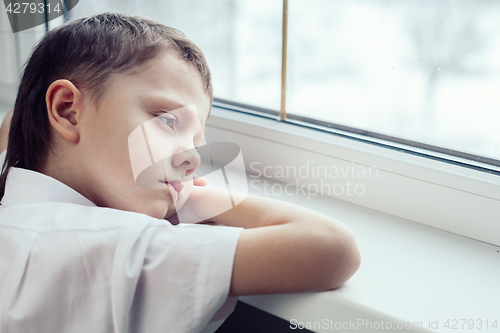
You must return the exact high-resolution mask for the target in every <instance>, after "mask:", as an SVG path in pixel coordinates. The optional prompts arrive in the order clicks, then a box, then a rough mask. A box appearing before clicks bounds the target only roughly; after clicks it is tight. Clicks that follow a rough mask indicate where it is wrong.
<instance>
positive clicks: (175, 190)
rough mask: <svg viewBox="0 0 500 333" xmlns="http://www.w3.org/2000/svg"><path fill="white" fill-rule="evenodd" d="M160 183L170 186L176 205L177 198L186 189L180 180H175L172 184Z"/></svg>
mask: <svg viewBox="0 0 500 333" xmlns="http://www.w3.org/2000/svg"><path fill="white" fill-rule="evenodd" d="M160 182H162V183H164V184H166V185H167V186H168V189H169V190H170V195H171V196H172V200H173V201H174V203H175V202H176V201H177V198H178V197H179V192H180V191H182V189H183V188H184V184H182V183H181V181H180V180H173V181H170V182H166V181H164V180H162V181H160Z"/></svg>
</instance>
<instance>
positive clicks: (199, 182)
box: [193, 176, 208, 186]
mask: <svg viewBox="0 0 500 333" xmlns="http://www.w3.org/2000/svg"><path fill="white" fill-rule="evenodd" d="M207 183H208V182H207V180H206V179H205V178H201V177H196V176H194V177H193V185H196V186H205V185H207Z"/></svg>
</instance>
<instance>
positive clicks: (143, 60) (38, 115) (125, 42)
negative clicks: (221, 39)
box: [0, 13, 213, 198]
mask: <svg viewBox="0 0 500 333" xmlns="http://www.w3.org/2000/svg"><path fill="white" fill-rule="evenodd" d="M165 51H166V52H170V53H171V54H175V55H177V56H178V57H180V58H181V59H184V60H185V61H186V62H187V63H189V64H192V66H193V67H194V68H195V69H196V70H197V72H198V73H199V74H200V79H201V82H202V85H203V89H204V91H205V93H206V94H207V96H208V97H210V101H212V99H213V90H212V82H211V75H210V69H209V68H208V65H207V62H206V60H205V56H204V55H203V52H202V51H201V50H200V49H199V48H198V47H197V46H196V45H195V44H194V43H193V42H192V41H191V40H190V39H189V38H187V37H186V35H185V34H184V33H183V32H181V31H180V30H177V29H175V28H172V27H169V26H166V25H163V24H161V23H159V22H156V21H153V20H150V19H146V18H142V17H136V16H129V15H124V14H117V13H104V14H99V15H95V16H90V17H84V18H79V19H76V20H73V21H70V22H68V23H66V24H64V25H62V26H60V27H58V28H56V29H54V30H52V31H50V32H48V33H47V34H46V35H45V36H44V37H43V38H42V40H41V41H40V42H39V43H38V44H37V46H36V47H35V48H34V50H33V52H32V54H31V57H30V59H29V61H28V62H27V64H26V67H25V70H24V73H23V76H22V79H21V83H20V85H19V90H18V93H17V98H16V102H15V106H14V114H13V116H12V121H11V126H10V132H9V143H8V147H7V153H6V158H5V163H4V165H3V166H2V170H1V171H2V173H1V175H0V198H2V197H3V195H4V193H5V182H6V180H7V174H8V170H9V168H10V167H18V168H24V169H28V170H33V171H41V170H43V169H44V168H45V165H46V163H47V156H48V151H49V149H50V144H51V126H50V122H49V118H48V115H47V106H46V102H45V96H46V93H47V89H48V87H49V86H50V84H52V82H54V81H56V80H58V79H67V80H69V81H71V82H72V83H73V84H74V85H75V86H76V87H77V88H78V89H84V90H86V91H88V92H89V93H90V96H91V99H92V101H93V102H94V103H98V102H99V99H100V98H101V97H102V95H103V93H105V91H106V85H107V83H108V82H109V81H110V78H111V76H112V75H113V74H115V73H124V72H125V73H134V72H136V71H138V70H140V68H141V66H143V65H145V64H147V63H148V61H149V60H151V59H154V58H155V57H157V56H158V55H159V54H161V53H162V52H165Z"/></svg>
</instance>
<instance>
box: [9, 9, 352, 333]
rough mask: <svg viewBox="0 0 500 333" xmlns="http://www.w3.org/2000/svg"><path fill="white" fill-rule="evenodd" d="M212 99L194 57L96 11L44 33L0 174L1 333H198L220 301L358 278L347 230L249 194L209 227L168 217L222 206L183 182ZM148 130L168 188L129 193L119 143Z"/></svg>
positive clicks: (190, 50) (155, 27)
mask: <svg viewBox="0 0 500 333" xmlns="http://www.w3.org/2000/svg"><path fill="white" fill-rule="evenodd" d="M211 102H212V86H211V80H210V72H209V70H208V66H207V64H206V61H205V58H204V56H203V53H202V52H201V51H200V50H199V49H198V48H197V47H196V45H194V44H193V43H192V42H191V41H190V40H189V39H187V37H185V36H184V35H183V34H182V33H181V32H179V31H178V30H176V29H173V28H170V27H166V26H164V25H162V24H159V23H157V22H153V21H150V20H147V19H143V18H137V17H130V16H126V15H121V14H111V13H106V14H100V15H97V16H93V17H89V18H82V19H78V20H75V21H72V22H70V23H68V24H66V25H64V26H62V27H60V28H58V29H55V30H53V31H51V32H49V33H47V35H46V36H45V37H44V38H43V40H42V41H41V42H40V43H39V44H38V46H37V47H36V49H35V50H34V51H33V54H32V56H31V58H30V60H29V62H28V64H27V66H26V69H25V72H24V75H23V78H22V81H21V84H20V87H19V92H18V96H17V99H16V104H15V111H14V114H13V116H12V121H11V125H10V132H9V143H8V148H7V152H6V162H5V165H4V168H2V171H3V173H2V175H1V177H0V196H2V199H1V200H2V201H1V203H2V206H0V285H1V286H3V288H2V289H1V294H0V331H2V332H3V331H6V332H8V331H18V332H21V331H22V332H35V331H36V332H88V331H94V330H95V331H96V332H110V331H115V332H129V331H130V332H165V331H169V332H175V333H178V332H199V331H200V330H201V329H202V328H203V327H204V326H205V325H206V324H207V323H208V321H209V320H210V318H212V317H213V316H214V314H215V312H216V311H217V310H218V309H219V308H220V307H221V305H222V304H223V303H224V302H225V300H226V298H227V296H228V295H231V296H238V295H249V294H264V293H287V292H305V291H319V290H326V289H331V288H336V287H338V286H340V285H341V284H343V283H344V282H345V281H346V280H348V279H349V278H350V277H351V276H352V275H353V274H354V272H355V271H356V270H357V269H358V267H359V262H360V259H359V252H358V248H357V246H356V242H355V240H354V238H353V236H352V233H351V232H350V230H349V229H348V228H347V227H345V226H344V225H342V224H341V223H339V222H337V221H336V220H334V219H331V218H329V217H327V216H323V215H321V214H318V213H315V212H313V211H310V210H307V209H304V208H301V207H298V206H294V205H290V204H287V203H284V202H280V201H277V200H270V199H265V198H260V197H252V196H248V197H246V198H245V199H244V200H243V201H242V202H241V203H239V204H238V205H237V206H236V207H234V208H233V209H230V210H228V211H226V212H224V213H222V214H219V215H217V216H215V217H213V218H210V221H213V222H216V223H219V224H223V225H225V226H227V227H218V226H206V225H198V224H195V225H189V226H184V227H180V226H173V225H171V224H170V223H168V222H166V221H165V220H164V219H168V220H172V221H173V220H176V215H177V214H176V209H186V210H190V211H191V213H192V216H213V215H214V214H210V213H207V212H210V211H212V212H220V211H221V210H220V209H218V206H219V205H221V203H222V202H223V200H224V198H225V197H224V193H223V192H221V191H219V190H217V189H213V188H204V187H199V186H193V181H192V174H193V172H194V171H195V170H196V168H197V167H198V165H199V163H200V158H199V155H198V154H197V152H196V149H197V148H198V147H199V146H200V145H202V144H203V129H204V125H205V122H206V119H207V118H208V115H209V110H210V107H211ZM155 118H161V119H162V121H163V122H164V124H165V125H166V126H163V127H162V129H161V130H162V131H164V132H162V134H161V135H162V136H163V137H164V138H165V139H166V140H167V141H168V142H167V144H166V145H165V146H164V147H165V149H166V150H168V153H167V154H166V156H168V157H167V158H165V159H164V160H162V161H161V163H162V168H163V170H164V171H165V177H164V178H161V177H157V178H155V177H153V176H151V177H149V178H147V179H146V180H145V181H144V183H145V184H146V186H140V184H138V178H137V179H136V178H135V176H134V171H133V161H132V165H131V160H130V159H131V153H130V152H131V151H130V150H129V149H130V146H129V144H130V142H129V140H130V135H131V133H132V132H133V131H134V129H136V128H139V126H144V124H146V123H147V122H150V121H151V120H152V119H155ZM0 136H1V135H0ZM150 153H151V150H150ZM154 174H155V173H153V175H154ZM158 178H159V179H158ZM172 188H173V189H174V190H172ZM234 195H235V196H237V195H238V194H237V193H234ZM182 206H184V207H182ZM181 207H182V208H181Z"/></svg>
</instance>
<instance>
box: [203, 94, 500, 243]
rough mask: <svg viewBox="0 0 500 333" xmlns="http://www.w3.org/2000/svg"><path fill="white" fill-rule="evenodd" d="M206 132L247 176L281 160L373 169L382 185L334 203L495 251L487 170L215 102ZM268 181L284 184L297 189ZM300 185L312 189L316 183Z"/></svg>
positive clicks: (497, 206)
mask: <svg viewBox="0 0 500 333" xmlns="http://www.w3.org/2000/svg"><path fill="white" fill-rule="evenodd" d="M206 129H207V130H206V136H207V138H208V139H209V140H210V141H230V142H234V143H236V144H238V145H239V146H240V148H241V151H242V154H243V158H244V160H245V166H246V168H247V172H249V173H250V174H251V173H255V172H254V171H255V170H256V169H258V168H259V167H260V168H261V171H262V169H263V167H265V166H275V165H279V163H280V161H279V159H280V158H282V159H285V160H286V163H287V164H286V165H294V166H295V167H297V168H298V167H300V166H301V165H304V157H305V156H308V158H309V159H314V160H316V161H317V162H316V163H317V164H316V165H319V164H321V163H323V164H325V165H346V164H349V163H353V164H355V165H364V166H376V167H377V168H378V170H379V172H380V177H378V178H377V179H369V180H367V183H366V186H367V193H366V195H363V196H351V197H347V196H341V197H338V198H339V199H341V200H345V201H348V202H351V203H354V204H357V205H360V206H363V207H367V208H371V209H375V210H378V211H381V212H384V213H388V214H391V215H395V216H398V217H401V218H404V219H407V220H411V221H414V222H418V223H421V224H424V225H428V226H432V227H435V228H438V229H441V230H445V231H449V232H452V233H455V234H459V235H462V236H466V237H469V238H472V239H476V240H479V241H483V242H486V243H490V244H495V245H500V224H499V223H497V221H496V218H495V216H497V217H498V216H500V177H498V171H496V170H489V169H487V168H485V166H484V165H474V164H470V163H469V162H468V161H466V160H463V161H454V162H450V160H448V159H446V158H444V157H436V156H434V157H432V158H429V157H430V153H428V154H425V153H420V152H415V151H412V150H410V149H404V148H400V147H397V146H394V145H390V143H388V142H383V140H379V141H378V142H373V140H368V139H367V138H366V137H362V136H359V137H355V135H354V134H352V133H348V132H342V131H339V130H337V129H334V130H330V129H328V128H320V126H319V125H311V124H309V123H304V122H299V121H292V120H290V119H288V120H287V121H279V120H278V118H277V112H273V111H270V110H258V109H256V108H245V107H244V105H242V104H239V105H231V104H228V103H223V101H222V100H220V99H216V101H215V102H214V106H213V108H212V114H211V116H210V119H209V121H208V122H207V126H206ZM353 138H354V140H353ZM264 143H265V144H264ZM388 148H391V149H388ZM255 162H258V163H260V164H258V165H257V164H255ZM466 162H467V163H466ZM251 163H254V164H253V166H251V165H250V164H251ZM464 166H465V167H464ZM271 178H272V179H275V180H278V181H281V182H285V183H294V181H296V180H294V179H291V178H287V179H283V178H281V179H277V178H276V177H271ZM346 179H348V177H347V178H342V177H340V178H338V179H333V180H332V179H330V180H329V181H330V182H334V181H344V180H346ZM303 182H304V183H306V184H307V183H310V184H313V183H315V182H318V179H307V180H303ZM325 194H326V195H330V196H333V197H335V195H332V194H331V193H330V194H329V193H325Z"/></svg>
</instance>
